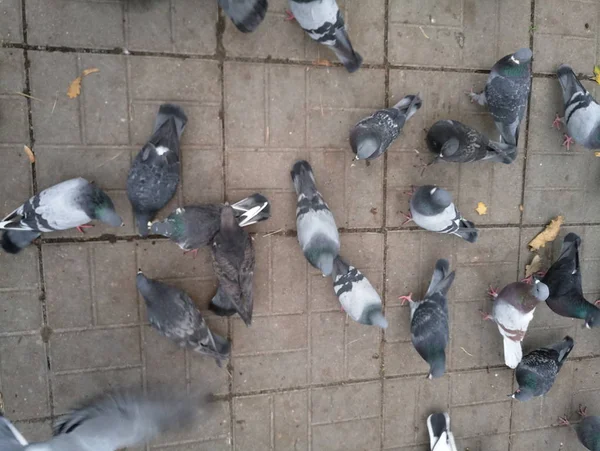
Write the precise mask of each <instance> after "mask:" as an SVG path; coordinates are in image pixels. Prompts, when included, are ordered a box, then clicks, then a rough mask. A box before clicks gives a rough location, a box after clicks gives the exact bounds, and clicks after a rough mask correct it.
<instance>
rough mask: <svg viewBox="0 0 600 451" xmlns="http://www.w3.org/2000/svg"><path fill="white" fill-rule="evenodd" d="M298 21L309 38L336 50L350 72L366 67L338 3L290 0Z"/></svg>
mask: <svg viewBox="0 0 600 451" xmlns="http://www.w3.org/2000/svg"><path fill="white" fill-rule="evenodd" d="M288 1H289V4H290V9H291V11H292V14H293V16H294V18H295V19H296V20H297V21H298V23H299V24H300V26H301V27H302V29H303V30H304V31H306V32H307V33H308V35H309V36H310V37H311V38H312V39H314V40H315V41H317V42H320V43H321V44H324V45H326V46H327V47H329V48H330V49H331V50H333V51H334V52H335V54H336V56H337V57H338V59H339V60H340V61H341V62H342V64H343V65H344V67H346V70H347V71H348V72H351V73H352V72H355V71H357V70H358V68H359V67H360V65H361V64H362V61H363V59H362V56H360V55H359V54H358V53H357V52H355V51H354V49H353V48H352V44H351V43H350V38H349V37H348V33H347V32H346V25H345V24H344V18H343V17H342V13H341V12H340V8H339V7H338V5H337V2H336V0H288Z"/></svg>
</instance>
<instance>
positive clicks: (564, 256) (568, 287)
mask: <svg viewBox="0 0 600 451" xmlns="http://www.w3.org/2000/svg"><path fill="white" fill-rule="evenodd" d="M580 245H581V238H579V236H578V235H577V234H575V233H569V234H567V236H565V239H564V241H563V244H562V249H561V251H560V256H559V257H558V260H556V261H555V262H554V263H553V264H552V266H551V267H550V269H549V270H548V271H547V272H546V274H545V275H544V278H543V279H542V282H544V283H545V284H546V285H548V289H549V290H550V296H548V299H547V300H546V303H547V304H548V307H550V309H551V310H552V311H553V312H554V313H557V314H559V315H561V316H566V317H568V318H580V319H583V320H585V327H587V328H588V329H590V328H592V327H595V326H598V325H600V309H599V308H598V307H596V306H595V305H594V304H591V303H589V302H588V301H587V300H586V299H585V297H584V296H583V288H582V287H581V268H580V267H579V246H580Z"/></svg>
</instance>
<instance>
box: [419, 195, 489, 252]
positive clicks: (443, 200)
mask: <svg viewBox="0 0 600 451" xmlns="http://www.w3.org/2000/svg"><path fill="white" fill-rule="evenodd" d="M410 213H411V216H412V220H413V221H414V222H415V224H417V225H418V226H419V227H422V228H423V229H425V230H429V231H431V232H437V233H451V234H453V235H456V236H458V237H460V238H462V239H463V240H466V241H468V242H469V243H474V242H475V241H477V236H478V234H479V232H478V231H477V229H476V228H475V224H473V223H472V222H471V221H467V220H466V219H465V218H463V216H462V215H461V214H460V212H459V211H458V210H457V209H456V206H455V205H454V203H453V202H452V196H451V195H450V193H449V192H448V191H446V190H445V189H443V188H439V187H437V186H434V185H424V186H420V187H418V188H417V189H416V191H415V193H414V194H413V195H412V197H411V199H410Z"/></svg>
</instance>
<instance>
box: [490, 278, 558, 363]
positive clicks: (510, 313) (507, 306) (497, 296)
mask: <svg viewBox="0 0 600 451" xmlns="http://www.w3.org/2000/svg"><path fill="white" fill-rule="evenodd" d="M489 294H490V295H491V296H492V297H493V298H494V307H493V309H492V314H491V315H489V314H487V313H485V312H481V313H482V315H483V318H484V319H486V320H487V319H491V320H492V321H494V322H495V323H496V325H497V326H498V330H499V331H500V335H502V337H503V338H504V363H506V366H508V367H509V368H516V367H517V365H518V364H519V362H520V361H521V359H522V358H523V350H522V349H521V342H522V341H523V338H525V332H527V327H528V326H529V322H530V321H531V320H532V319H533V312H534V310H535V308H536V307H537V306H538V304H539V303H540V302H544V301H545V300H546V299H548V294H549V291H548V287H547V286H546V285H545V284H544V283H542V282H540V281H539V280H535V281H534V283H533V285H529V284H527V283H524V282H514V283H511V284H508V285H506V286H505V287H504V288H503V289H502V291H500V292H499V293H498V292H497V291H496V290H494V289H493V288H491V289H490V293H489Z"/></svg>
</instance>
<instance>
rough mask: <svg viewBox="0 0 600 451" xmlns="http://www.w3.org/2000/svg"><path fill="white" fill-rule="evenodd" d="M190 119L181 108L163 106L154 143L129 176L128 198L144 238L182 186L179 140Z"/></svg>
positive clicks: (154, 134) (143, 153) (144, 149)
mask: <svg viewBox="0 0 600 451" xmlns="http://www.w3.org/2000/svg"><path fill="white" fill-rule="evenodd" d="M186 123H187V116H186V115H185V113H184V112H183V110H182V109H181V107H179V106H177V105H171V104H168V103H167V104H164V105H161V106H160V108H159V110H158V115H157V116H156V121H155V123H154V132H153V134H152V136H151V137H150V140H149V141H148V142H147V143H146V144H145V145H144V147H143V148H142V150H140V153H138V154H137V156H136V157H135V159H134V160H133V164H132V165H131V169H129V176H128V177H127V197H129V202H131V205H132V206H133V212H134V213H135V218H136V221H137V225H138V233H139V234H140V235H141V236H146V235H148V222H149V221H151V220H152V219H154V215H156V213H157V212H158V211H159V210H160V209H161V208H163V207H164V206H165V205H167V203H168V202H169V201H170V200H171V199H172V198H173V196H174V195H175V193H176V192H177V185H178V184H179V167H180V158H181V155H180V151H179V139H180V138H181V134H182V133H183V129H184V128H185V124H186Z"/></svg>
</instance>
